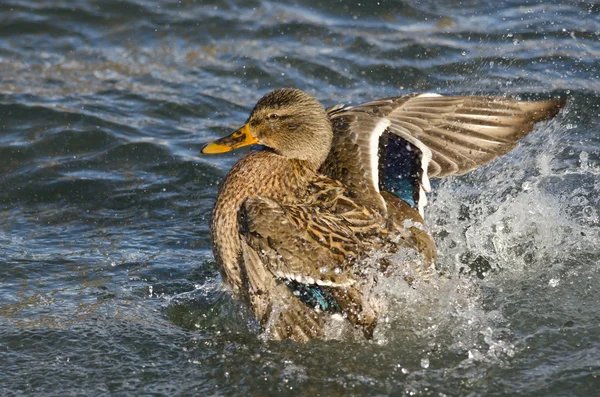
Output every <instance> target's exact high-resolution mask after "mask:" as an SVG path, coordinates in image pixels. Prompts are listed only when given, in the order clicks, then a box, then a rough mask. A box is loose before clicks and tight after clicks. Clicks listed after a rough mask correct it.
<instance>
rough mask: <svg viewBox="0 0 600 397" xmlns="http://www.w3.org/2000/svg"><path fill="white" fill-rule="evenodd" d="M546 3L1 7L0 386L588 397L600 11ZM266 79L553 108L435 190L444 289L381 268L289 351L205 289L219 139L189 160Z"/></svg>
mask: <svg viewBox="0 0 600 397" xmlns="http://www.w3.org/2000/svg"><path fill="white" fill-rule="evenodd" d="M556 3H558V2H555V1H533V0H510V1H491V0H463V1H460V2H459V1H450V0H440V1H437V0H436V1H433V0H423V1H418V0H406V1H385V0H380V1H371V0H351V1H346V0H344V1H335V0H332V1H313V0H297V1H291V2H286V3H285V4H280V3H278V2H275V1H266V0H261V1H248V0H244V1H233V0H231V1H224V0H218V1H217V0H214V1H189V0H183V1H168V0H162V1H149V0H128V1H110V0H109V1H104V0H96V1H83V0H80V1H78V0H69V1H66V0H65V1H59V0H56V1H37V0H30V1H25V0H4V1H2V2H1V3H0V385H1V387H2V394H3V395H19V394H23V395H32V394H44V395H72V394H83V393H85V394H107V393H116V394H120V395H122V394H129V393H131V394H134V393H135V394H155V395H177V394H189V395H306V396H313V395H321V396H335V395H434V396H454V395H509V394H519V395H560V396H564V395H582V396H590V395H598V393H600V287H599V285H600V250H599V248H598V247H599V241H600V218H599V214H600V198H599V191H600V156H599V151H600V132H599V131H600V128H599V127H598V124H599V123H600V64H599V62H600V61H599V59H600V16H599V14H600V7H599V6H598V5H597V4H596V5H592V4H590V3H587V2H584V1H578V0H571V1H568V2H564V4H556ZM282 86H294V87H298V88H301V89H304V90H307V91H309V92H311V93H313V94H315V95H316V96H317V97H318V98H319V99H320V100H321V101H322V102H323V103H325V104H326V105H331V104H334V103H337V102H346V103H348V102H351V103H360V102H361V101H367V100H371V99H376V98H379V97H386V96H392V95H400V94H405V93H410V92H414V91H430V92H438V93H444V94H449V93H455V94H482V93H485V94H499V95H501V94H509V95H512V96H521V97H525V98H537V97H540V98H547V97H549V96H551V95H565V96H568V97H569V104H568V106H567V108H566V109H565V111H563V112H562V113H561V114H560V115H559V117H558V118H557V119H556V120H554V121H551V122H548V123H545V124H543V125H541V126H539V127H538V128H536V130H535V132H534V133H533V134H532V135H530V136H529V137H527V138H526V139H524V140H523V142H522V143H521V145H520V146H519V148H518V149H517V150H515V151H514V152H512V153H511V154H510V155H508V156H506V157H504V158H502V159H499V160H497V161H495V162H494V163H492V164H490V165H489V166H487V167H485V168H483V169H481V170H478V171H476V172H474V173H472V174H470V175H467V176H464V177H458V178H451V179H448V180H445V181H441V182H437V183H435V184H434V190H435V192H434V193H433V194H432V195H431V197H430V205H429V206H428V207H427V211H426V216H427V218H428V222H429V224H430V227H431V229H432V232H433V233H434V235H435V236H436V239H437V241H438V245H439V251H440V261H439V262H440V263H439V264H440V266H441V267H444V268H446V269H448V271H449V272H450V273H451V274H452V275H453V276H454V277H453V279H452V281H451V282H449V283H447V284H445V285H444V286H442V287H441V288H439V289H433V288H429V289H428V288H423V289H422V290H410V289H408V288H407V287H406V286H404V285H402V283H397V284H392V285H389V286H387V287H386V288H389V291H390V294H391V295H392V296H393V298H392V299H391V302H392V303H393V305H392V306H393V309H391V310H390V312H389V315H388V318H386V319H384V320H385V321H384V322H383V323H384V324H383V325H382V327H381V329H380V330H379V331H378V333H377V334H376V338H375V340H374V341H371V342H361V341H352V340H350V341H348V340H328V341H314V342H311V343H308V344H306V345H298V344H294V343H289V342H285V343H274V342H268V341H263V340H262V339H261V337H260V335H259V333H258V332H257V327H256V324H254V323H253V322H252V321H251V318H250V317H249V316H248V313H247V312H245V311H244V310H243V309H242V308H240V307H239V306H238V305H236V304H235V303H234V302H233V301H232V300H231V298H230V296H229V295H228V293H227V291H226V289H225V288H224V287H223V286H222V284H221V279H220V276H219V273H218V269H217V268H216V265H215V264H214V262H213V258H212V254H211V249H210V236H209V232H208V220H209V215H210V210H211V208H212V205H213V203H214V200H215V195H216V189H217V186H218V183H219V181H220V180H221V179H222V177H223V176H224V175H225V173H226V172H227V170H228V168H229V167H230V166H231V165H232V164H233V162H234V161H235V159H236V158H238V156H239V155H240V154H239V153H234V154H231V155H225V156H217V157H201V156H200V155H199V149H200V148H201V144H202V142H204V141H206V140H209V139H212V138H214V137H216V136H219V135H222V134H224V133H225V132H227V131H231V130H232V129H233V128H234V127H236V126H239V125H240V123H242V122H243V121H244V120H245V118H246V117H247V114H248V112H249V110H250V109H251V108H252V106H253V105H254V103H255V102H256V100H257V99H258V98H259V97H260V96H261V95H262V94H264V93H266V92H268V91H269V90H271V89H274V88H278V87H282ZM468 269H474V272H473V274H471V275H469V274H466V273H469V272H468ZM478 272H479V273H485V275H486V276H485V278H483V279H481V278H479V277H477V274H476V273H478ZM459 273H462V274H463V275H462V276H460V277H459ZM480 275H481V274H480Z"/></svg>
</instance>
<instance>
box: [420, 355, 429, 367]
mask: <svg viewBox="0 0 600 397" xmlns="http://www.w3.org/2000/svg"><path fill="white" fill-rule="evenodd" d="M421 367H423V368H425V369H427V368H429V359H428V358H427V357H425V358H422V359H421Z"/></svg>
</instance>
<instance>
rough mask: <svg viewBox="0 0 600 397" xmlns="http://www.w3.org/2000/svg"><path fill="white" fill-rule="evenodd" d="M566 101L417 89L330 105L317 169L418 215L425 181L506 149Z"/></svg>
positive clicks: (375, 201) (376, 201)
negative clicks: (324, 152)
mask: <svg viewBox="0 0 600 397" xmlns="http://www.w3.org/2000/svg"><path fill="white" fill-rule="evenodd" d="M564 104H565V100H548V101H519V100H515V99H510V98H504V97H486V96H467V97H445V96H441V95H437V94H420V95H409V96H403V97H395V98H387V99H381V100H378V101H373V102H368V103H365V104H363V105H359V106H349V107H344V106H341V105H336V106H333V107H331V108H329V109H328V114H329V117H330V119H331V121H332V125H333V130H334V138H333V143H332V150H331V152H330V154H329V157H328V158H327V160H326V161H325V163H324V164H323V166H322V168H321V172H322V173H323V174H325V175H328V176H330V177H332V178H334V179H337V180H340V181H341V182H342V183H344V184H345V185H346V186H348V187H349V188H350V192H351V194H353V196H354V197H353V198H354V199H355V200H357V201H358V202H360V203H361V204H364V205H369V206H371V207H375V208H377V209H380V210H384V211H385V208H386V207H385V201H384V200H383V199H382V198H381V195H380V194H379V192H380V191H381V190H388V191H392V192H393V193H394V194H396V195H397V196H398V197H400V198H402V199H403V200H405V201H406V202H408V203H409V204H411V205H413V206H414V207H417V208H419V210H420V212H421V213H422V210H423V206H424V205H425V202H426V199H425V194H424V192H425V191H428V190H429V189H430V185H429V178H433V177H437V178H441V177H445V176H449V175H461V174H464V173H466V172H469V171H471V170H474V169H476V168H478V167H480V166H482V165H484V164H486V163H488V162H490V161H491V160H493V159H494V158H496V157H497V156H499V155H501V154H504V153H507V152H508V151H510V150H511V149H512V148H513V147H514V146H515V144H516V141H517V140H518V139H519V138H521V137H523V136H525V135H527V133H529V132H530V131H531V130H532V129H533V126H534V124H535V123H536V122H538V121H541V120H547V119H549V118H552V117H553V116H554V115H556V114H557V113H558V111H559V110H560V109H561V108H562V107H563V106H564Z"/></svg>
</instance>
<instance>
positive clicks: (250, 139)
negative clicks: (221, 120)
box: [202, 124, 258, 154]
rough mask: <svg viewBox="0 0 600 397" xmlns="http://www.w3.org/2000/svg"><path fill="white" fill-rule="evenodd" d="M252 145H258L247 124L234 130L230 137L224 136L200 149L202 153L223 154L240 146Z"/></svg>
mask: <svg viewBox="0 0 600 397" xmlns="http://www.w3.org/2000/svg"><path fill="white" fill-rule="evenodd" d="M254 143H258V139H256V138H255V137H254V136H253V135H252V133H251V132H250V126H249V125H248V124H244V126H243V127H242V128H240V129H238V130H235V131H234V132H233V133H232V134H231V135H227V136H224V137H223V138H220V139H217V140H216V141H214V142H211V143H207V144H206V145H204V147H203V148H202V153H203V154H215V153H225V152H229V151H230V150H233V149H237V148H239V147H242V146H248V145H252V144H254Z"/></svg>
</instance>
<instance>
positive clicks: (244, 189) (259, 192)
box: [211, 150, 316, 292]
mask: <svg viewBox="0 0 600 397" xmlns="http://www.w3.org/2000/svg"><path fill="white" fill-rule="evenodd" d="M315 176H316V172H315V171H313V169H312V165H310V164H308V163H307V162H306V161H302V160H290V159H287V158H285V157H283V156H280V155H278V154H276V153H273V152H272V151H269V150H261V151H254V152H249V153H247V154H246V155H245V156H243V157H242V158H241V159H240V160H239V161H238V162H237V163H236V164H235V165H234V166H233V168H232V169H231V171H229V173H228V174H227V176H226V177H225V181H224V182H223V185H222V186H221V189H220V190H219V195H218V197H217V202H216V204H215V208H214V210H213V214H212V222H211V231H212V237H213V247H214V254H215V259H216V260H217V262H218V263H219V265H221V268H222V269H223V270H224V275H225V278H226V280H227V282H228V283H229V284H230V285H231V286H232V288H233V290H234V292H240V291H239V288H240V287H241V286H242V280H243V277H242V272H241V269H240V265H239V263H238V260H239V255H240V252H241V241H240V237H239V220H238V212H239V210H240V208H241V206H242V204H243V203H244V201H245V200H246V199H247V198H248V197H252V196H261V197H265V198H270V199H273V200H275V201H277V202H279V203H281V204H286V203H292V202H294V201H297V200H299V199H302V198H303V197H304V196H305V195H306V194H307V186H308V184H309V183H310V181H311V180H313V179H314V177H315Z"/></svg>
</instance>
